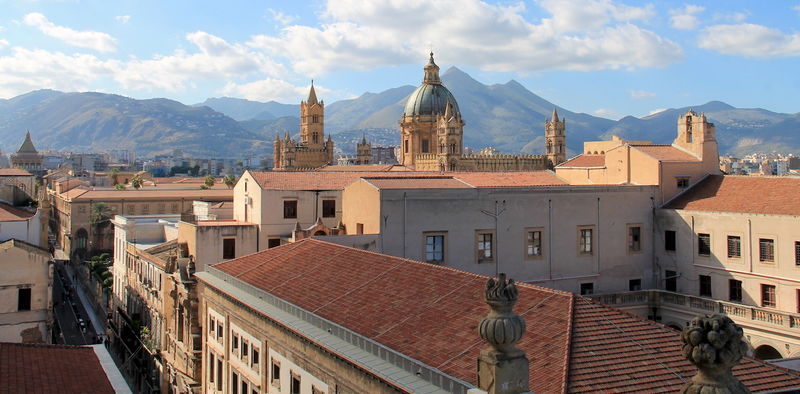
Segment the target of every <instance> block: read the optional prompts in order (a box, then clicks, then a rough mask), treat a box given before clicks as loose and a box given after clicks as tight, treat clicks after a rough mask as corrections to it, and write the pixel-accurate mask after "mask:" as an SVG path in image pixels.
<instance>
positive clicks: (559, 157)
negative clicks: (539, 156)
mask: <svg viewBox="0 0 800 394" xmlns="http://www.w3.org/2000/svg"><path fill="white" fill-rule="evenodd" d="M566 122H567V120H566V119H562V120H560V121H559V120H558V112H557V111H556V109H555V108H553V114H552V116H551V117H550V121H545V122H544V138H545V147H546V151H545V152H546V154H547V162H548V164H547V166H548V167H550V168H553V167H555V166H557V165H559V164H561V163H563V162H565V161H566V159H567V127H566Z"/></svg>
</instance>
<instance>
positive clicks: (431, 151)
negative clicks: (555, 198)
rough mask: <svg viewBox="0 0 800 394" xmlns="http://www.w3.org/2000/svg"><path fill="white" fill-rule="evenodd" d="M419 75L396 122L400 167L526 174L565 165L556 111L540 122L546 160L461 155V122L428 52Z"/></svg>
mask: <svg viewBox="0 0 800 394" xmlns="http://www.w3.org/2000/svg"><path fill="white" fill-rule="evenodd" d="M424 71H425V75H424V78H423V80H422V85H420V86H419V87H418V88H417V89H416V90H415V91H414V92H413V93H411V96H409V98H408V101H406V106H405V110H404V111H403V117H402V119H401V120H400V143H401V145H400V157H399V159H400V164H402V165H404V166H406V167H408V168H413V169H414V170H416V171H530V170H544V169H548V168H553V167H555V166H556V165H558V164H560V163H562V162H564V161H565V158H566V145H565V144H566V134H565V132H566V128H565V123H564V120H559V119H558V113H557V112H556V110H555V109H553V114H552V116H551V118H550V121H547V122H545V139H546V146H547V152H546V154H545V155H466V154H464V124H465V123H464V120H463V119H462V118H461V111H460V110H459V109H458V103H457V102H456V99H455V97H453V94H452V93H450V90H448V89H447V88H446V87H445V86H444V85H442V80H441V79H440V78H439V66H437V65H436V63H435V62H434V61H433V53H431V54H430V59H429V60H428V64H426V65H425V68H424Z"/></svg>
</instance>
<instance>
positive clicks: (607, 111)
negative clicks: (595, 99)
mask: <svg viewBox="0 0 800 394" xmlns="http://www.w3.org/2000/svg"><path fill="white" fill-rule="evenodd" d="M594 114H595V115H597V116H602V117H604V118H607V117H609V116H611V115H613V114H615V112H614V111H612V110H610V109H605V108H598V109H596V110H594Z"/></svg>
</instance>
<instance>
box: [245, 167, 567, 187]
mask: <svg viewBox="0 0 800 394" xmlns="http://www.w3.org/2000/svg"><path fill="white" fill-rule="evenodd" d="M353 167H357V166H353ZM251 174H252V175H253V178H254V179H255V180H256V182H257V183H258V184H259V185H260V186H261V188H262V189H268V190H341V189H344V188H345V187H347V186H348V185H350V184H351V183H353V182H355V181H356V180H358V179H359V178H371V179H375V178H399V177H404V178H442V177H451V178H455V179H458V180H461V181H463V182H465V183H467V184H468V186H473V187H525V186H550V185H566V182H564V181H563V180H561V178H559V177H557V176H556V175H555V174H554V173H552V172H550V171H517V172H447V173H444V174H442V173H440V172H435V171H431V172H423V171H398V172H394V171H390V172H332V171H330V172H320V171H254V172H251Z"/></svg>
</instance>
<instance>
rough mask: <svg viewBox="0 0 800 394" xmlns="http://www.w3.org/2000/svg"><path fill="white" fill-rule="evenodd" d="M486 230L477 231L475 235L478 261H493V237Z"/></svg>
mask: <svg viewBox="0 0 800 394" xmlns="http://www.w3.org/2000/svg"><path fill="white" fill-rule="evenodd" d="M493 235H494V234H493V233H491V232H488V231H479V232H477V233H476V234H475V236H476V245H475V246H476V248H477V254H478V262H479V263H490V262H492V261H494V237H493Z"/></svg>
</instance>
